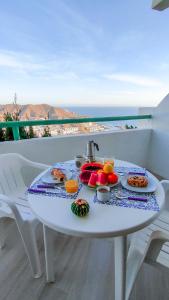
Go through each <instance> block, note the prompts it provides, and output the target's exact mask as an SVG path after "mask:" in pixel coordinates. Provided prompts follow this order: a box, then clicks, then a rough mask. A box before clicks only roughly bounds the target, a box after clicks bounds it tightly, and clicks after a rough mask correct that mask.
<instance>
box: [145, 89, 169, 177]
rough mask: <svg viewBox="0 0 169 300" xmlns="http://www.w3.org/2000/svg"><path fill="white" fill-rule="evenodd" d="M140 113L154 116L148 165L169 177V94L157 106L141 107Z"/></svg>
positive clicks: (156, 171) (157, 172)
mask: <svg viewBox="0 0 169 300" xmlns="http://www.w3.org/2000/svg"><path fill="white" fill-rule="evenodd" d="M140 113H141V114H147V113H151V114H152V116H153V118H152V122H151V124H152V134H151V140H150V144H149V151H148V157H147V167H148V168H149V169H150V170H153V171H154V172H155V173H156V174H158V175H160V176H162V177H164V178H167V179H169V94H168V95H167V96H166V97H165V98H164V99H163V100H162V101H161V102H160V104H159V105H158V106H157V107H154V108H147V107H144V108H141V109H140Z"/></svg>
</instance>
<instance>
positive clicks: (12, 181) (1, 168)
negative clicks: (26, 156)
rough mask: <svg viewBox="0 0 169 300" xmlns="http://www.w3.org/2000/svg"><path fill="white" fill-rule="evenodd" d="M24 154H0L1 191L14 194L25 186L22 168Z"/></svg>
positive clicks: (5, 193)
mask: <svg viewBox="0 0 169 300" xmlns="http://www.w3.org/2000/svg"><path fill="white" fill-rule="evenodd" d="M22 165H23V163H22V156H21V155H18V154H16V153H9V154H2V155H0V193H1V194H4V195H12V194H13V193H14V192H15V191H16V190H20V189H22V188H24V187H25V184H24V181H23V178H22V174H21V168H22Z"/></svg>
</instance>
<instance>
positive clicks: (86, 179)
mask: <svg viewBox="0 0 169 300" xmlns="http://www.w3.org/2000/svg"><path fill="white" fill-rule="evenodd" d="M90 176H91V172H90V171H83V172H82V173H80V175H79V178H80V181H81V182H82V183H84V184H88V182H89V179H90Z"/></svg>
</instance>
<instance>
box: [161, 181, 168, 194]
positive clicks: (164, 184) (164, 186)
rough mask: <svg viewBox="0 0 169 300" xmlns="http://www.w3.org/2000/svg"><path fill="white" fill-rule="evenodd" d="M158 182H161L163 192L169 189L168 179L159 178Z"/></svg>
mask: <svg viewBox="0 0 169 300" xmlns="http://www.w3.org/2000/svg"><path fill="white" fill-rule="evenodd" d="M160 183H161V184H162V186H163V188H164V191H165V193H167V192H168V191H169V180H161V181H160Z"/></svg>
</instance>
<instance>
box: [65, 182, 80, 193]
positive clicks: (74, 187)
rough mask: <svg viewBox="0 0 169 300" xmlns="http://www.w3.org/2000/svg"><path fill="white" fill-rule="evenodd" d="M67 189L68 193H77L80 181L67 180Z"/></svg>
mask: <svg viewBox="0 0 169 300" xmlns="http://www.w3.org/2000/svg"><path fill="white" fill-rule="evenodd" d="M65 189H66V192H67V193H76V192H77V191H78V181H77V180H75V179H70V180H67V181H66V182H65Z"/></svg>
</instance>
